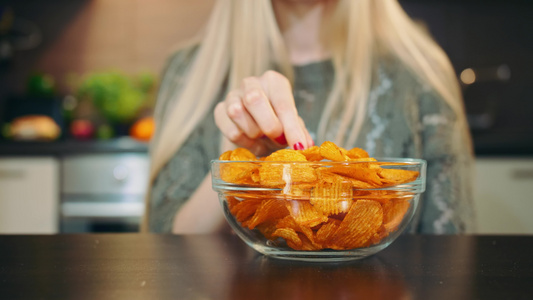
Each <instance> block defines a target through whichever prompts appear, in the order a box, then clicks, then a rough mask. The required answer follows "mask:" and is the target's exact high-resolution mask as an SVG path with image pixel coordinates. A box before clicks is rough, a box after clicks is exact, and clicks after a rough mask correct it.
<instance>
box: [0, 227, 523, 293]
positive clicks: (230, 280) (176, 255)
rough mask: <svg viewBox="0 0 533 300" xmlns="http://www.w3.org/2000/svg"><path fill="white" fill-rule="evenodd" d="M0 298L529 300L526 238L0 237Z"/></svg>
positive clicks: (119, 235) (149, 235)
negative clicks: (312, 252)
mask: <svg viewBox="0 0 533 300" xmlns="http://www.w3.org/2000/svg"><path fill="white" fill-rule="evenodd" d="M0 245H2V247H0V295H2V298H5V299H237V300H238V299H285V298H288V299H355V298H360V299H447V300H449V299H453V300H460V299H531V295H533V285H532V284H531V281H532V280H533V256H532V255H531V253H532V252H533V236H424V235H415V236H412V235H404V236H400V237H399V238H398V239H397V240H396V241H395V242H394V243H393V244H392V245H391V246H390V247H389V248H387V249H385V250H383V251H382V252H380V253H378V254H376V255H374V256H371V257H368V258H366V259H363V260H359V261H353V262H347V263H304V262H292V261H282V260H276V259H269V258H267V257H265V256H262V255H260V254H258V253H256V252H254V251H253V250H251V249H250V248H249V247H248V246H246V245H245V244H244V243H243V242H242V241H241V240H240V239H239V238H238V237H236V236H234V235H188V236H177V235H153V234H80V235H38V236H28V235H22V236H16V235H12V236H10V235H4V236H1V235H0Z"/></svg>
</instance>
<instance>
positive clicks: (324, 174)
mask: <svg viewBox="0 0 533 300" xmlns="http://www.w3.org/2000/svg"><path fill="white" fill-rule="evenodd" d="M317 175H318V181H319V182H324V183H337V182H342V183H349V184H350V185H351V186H352V187H353V188H356V189H373V188H375V186H374V185H372V184H370V183H367V182H364V181H361V180H357V179H354V178H350V177H346V176H343V175H339V174H334V173H331V172H329V168H321V169H318V170H317Z"/></svg>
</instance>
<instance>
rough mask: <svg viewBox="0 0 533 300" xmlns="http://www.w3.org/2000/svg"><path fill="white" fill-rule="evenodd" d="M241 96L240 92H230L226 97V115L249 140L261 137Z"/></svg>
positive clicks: (261, 134) (261, 133)
mask: <svg viewBox="0 0 533 300" xmlns="http://www.w3.org/2000/svg"><path fill="white" fill-rule="evenodd" d="M242 97H243V94H242V92H241V91H240V90H235V91H233V92H230V93H229V94H228V96H227V97H226V101H224V102H225V103H226V107H225V108H226V114H227V116H228V117H229V118H230V120H231V121H233V123H235V125H236V126H237V127H238V128H239V129H240V130H241V131H242V133H244V134H245V135H246V136H247V137H248V138H250V139H257V138H259V137H261V136H263V132H262V131H261V129H260V128H259V126H258V125H257V123H256V120H254V117H252V116H251V115H250V113H249V112H248V111H247V110H246V108H245V106H244V105H243V101H242Z"/></svg>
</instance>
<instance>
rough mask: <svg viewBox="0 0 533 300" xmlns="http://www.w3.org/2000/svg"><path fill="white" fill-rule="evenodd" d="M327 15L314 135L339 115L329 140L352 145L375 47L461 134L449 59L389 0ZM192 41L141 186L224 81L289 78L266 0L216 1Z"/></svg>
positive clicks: (345, 5)
mask: <svg viewBox="0 0 533 300" xmlns="http://www.w3.org/2000/svg"><path fill="white" fill-rule="evenodd" d="M327 13H328V14H327V18H326V22H327V26H326V31H327V34H324V42H325V45H326V46H327V47H328V49H329V51H330V52H331V55H332V61H333V66H334V69H335V82H334V84H333V87H332V91H331V92H330V95H329V97H328V99H327V103H326V105H325V109H324V111H323V114H322V117H321V120H320V122H319V128H318V132H317V135H318V140H323V139H324V138H325V136H326V132H327V131H328V128H329V127H330V126H331V125H332V122H333V121H334V120H341V121H340V125H339V127H338V130H337V131H336V136H335V137H333V138H332V139H334V141H335V142H336V143H337V144H339V145H344V146H345V147H348V146H352V145H353V144H354V143H355V140H356V138H357V135H358V133H359V131H360V130H361V127H362V124H363V121H364V117H365V113H366V106H367V101H368V95H369V90H370V85H371V77H372V63H373V61H374V59H375V58H376V57H375V56H376V55H378V54H377V53H378V47H379V48H380V49H382V50H384V51H385V52H386V53H387V54H389V55H393V56H396V57H398V58H399V59H400V60H401V61H402V62H403V63H404V64H405V65H406V67H408V68H410V69H411V70H412V71H413V73H414V74H415V75H416V76H417V77H418V78H419V79H420V80H421V81H422V82H426V83H427V84H428V85H429V86H431V87H432V88H433V89H434V90H435V91H436V92H437V93H438V94H439V95H440V96H441V97H442V98H443V99H444V100H445V101H446V102H447V103H448V105H449V106H450V107H451V108H452V109H453V110H454V111H455V112H456V115H457V116H458V122H457V127H458V128H457V129H458V130H455V132H457V137H456V138H458V139H459V138H460V137H461V136H465V134H466V136H468V134H469V133H468V129H467V124H466V119H465V118H464V108H463V102H462V96H461V91H460V88H459V84H458V82H457V79H456V76H455V72H454V70H453V68H452V66H451V63H450V61H449V60H448V58H447V56H446V54H445V53H444V51H443V50H442V49H441V48H440V47H439V46H438V45H437V44H436V43H435V42H434V41H433V40H432V39H431V38H430V37H429V36H428V35H427V33H425V32H424V31H423V30H421V29H420V28H419V27H418V26H417V25H416V24H415V23H414V22H413V20H411V19H410V18H409V16H408V15H407V14H406V13H405V12H404V11H403V9H402V8H401V6H400V5H399V3H398V2H397V0H338V1H337V3H336V5H335V6H334V7H333V8H332V9H331V10H328V11H327ZM193 43H198V44H199V46H200V47H199V50H198V53H197V54H196V56H195V57H194V61H193V62H192V66H191V68H190V69H189V72H188V74H187V75H186V81H185V83H184V84H183V88H182V89H181V90H180V91H179V92H178V93H176V94H175V95H174V97H177V99H175V100H176V101H175V103H176V104H175V105H174V106H172V108H171V109H170V110H169V111H168V112H167V116H166V117H165V118H164V120H165V123H164V124H160V123H157V124H156V128H157V133H156V137H157V138H156V139H154V141H153V144H152V145H151V153H150V155H151V166H150V182H149V186H151V184H152V182H153V180H154V179H155V177H156V176H157V174H158V172H159V171H160V170H161V168H162V167H163V166H164V165H165V164H166V163H167V162H168V160H169V159H170V158H171V157H172V156H173V155H174V153H175V152H176V151H177V150H178V149H179V148H180V146H181V145H182V144H183V142H184V141H185V139H186V138H187V137H188V135H189V134H190V133H191V132H192V131H193V129H194V128H195V127H196V126H197V124H198V123H199V122H200V121H201V120H202V119H203V118H204V117H205V116H206V114H207V113H208V110H209V109H211V108H212V107H213V105H214V103H215V102H216V101H219V100H220V99H217V96H218V95H219V93H220V92H221V88H223V87H224V86H225V85H226V83H227V87H228V88H230V89H231V88H235V87H238V85H239V84H240V81H241V80H242V79H243V78H245V77H249V76H260V75H261V74H262V73H264V72H265V71H267V70H269V69H272V68H273V67H274V66H276V67H277V68H278V69H279V71H280V72H281V73H283V74H284V75H285V76H287V78H288V79H289V80H291V81H293V69H292V66H291V63H290V60H289V56H288V52H287V49H286V47H285V44H284V41H283V38H282V35H281V32H280V30H279V27H278V24H277V22H276V17H275V14H274V11H273V8H272V3H271V0H253V1H250V0H219V1H217V3H216V4H215V7H214V8H213V11H212V13H211V17H210V20H209V22H208V24H207V26H206V30H205V32H203V34H202V36H201V37H200V38H198V39H196V40H194V42H193ZM187 46H190V44H189V45H187ZM156 109H157V108H156ZM459 142H465V141H459ZM466 142H467V143H468V141H466ZM469 146H470V145H469ZM470 147H471V146H470ZM149 198H150V192H148V194H147V196H146V201H147V203H146V212H145V219H144V220H143V224H142V227H141V228H142V230H143V231H147V229H148V228H147V226H148V222H147V221H148V220H147V216H148V214H149V211H148V209H149Z"/></svg>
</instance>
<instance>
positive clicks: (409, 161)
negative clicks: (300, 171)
mask: <svg viewBox="0 0 533 300" xmlns="http://www.w3.org/2000/svg"><path fill="white" fill-rule="evenodd" d="M373 158H374V159H375V161H371V160H369V161H330V160H321V161H277V160H268V161H264V160H220V159H213V160H211V164H215V163H280V164H281V163H283V164H324V165H331V164H343V165H345V164H368V163H406V164H408V165H417V164H420V165H425V164H427V161H426V160H425V159H421V158H395V157H373Z"/></svg>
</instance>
